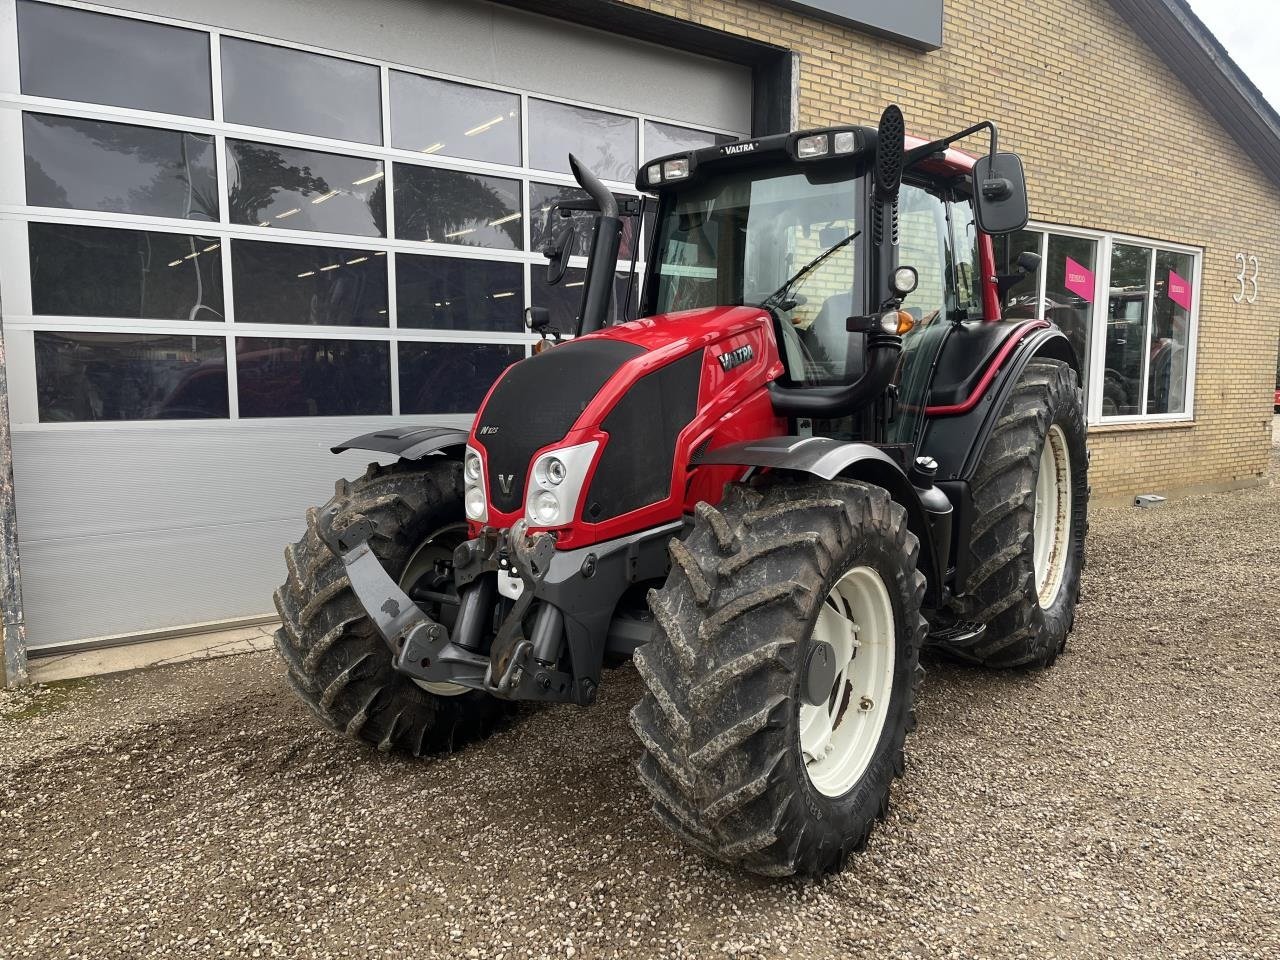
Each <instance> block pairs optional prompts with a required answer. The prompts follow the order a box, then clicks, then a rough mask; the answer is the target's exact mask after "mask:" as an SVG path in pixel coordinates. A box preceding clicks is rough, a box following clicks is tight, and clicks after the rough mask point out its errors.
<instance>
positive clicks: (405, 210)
mask: <svg viewBox="0 0 1280 960" xmlns="http://www.w3.org/2000/svg"><path fill="white" fill-rule="evenodd" d="M395 177H396V186H395V206H396V237H397V239H400V240H429V241H432V242H434V243H457V244H461V245H463V246H467V247H494V248H496V249H500V250H519V249H521V248H522V247H523V246H524V243H523V234H524V227H523V225H522V223H521V221H522V220H523V217H524V212H523V210H522V203H521V200H520V181H519V180H508V179H507V178H505V177H486V176H484V175H482V174H478V173H466V172H465V171H462V170H442V169H439V168H436V167H420V166H417V165H416V164H409V163H397V164H396V165H395Z"/></svg>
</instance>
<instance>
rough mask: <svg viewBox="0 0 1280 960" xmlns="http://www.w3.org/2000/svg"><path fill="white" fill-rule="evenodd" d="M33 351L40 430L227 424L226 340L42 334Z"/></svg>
mask: <svg viewBox="0 0 1280 960" xmlns="http://www.w3.org/2000/svg"><path fill="white" fill-rule="evenodd" d="M35 351H36V399H37V403H38V405H39V411H40V422H41V423H62V422H69V421H90V420H192V419H208V418H217V417H226V416H227V359H226V340H224V339H223V338H222V337H189V336H179V335H169V334H150V333H50V332H47V331H44V330H40V331H37V332H36V334H35Z"/></svg>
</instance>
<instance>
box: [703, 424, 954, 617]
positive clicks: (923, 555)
mask: <svg viewBox="0 0 1280 960" xmlns="http://www.w3.org/2000/svg"><path fill="white" fill-rule="evenodd" d="M698 463H699V466H701V465H704V464H706V465H709V464H732V465H735V466H744V467H767V468H769V469H771V470H794V471H796V472H799V473H808V474H812V475H813V476H815V477H821V478H822V479H823V480H835V479H837V478H840V479H845V480H861V481H862V482H864V483H869V484H873V485H875V486H877V487H883V488H884V489H885V490H887V491H888V492H889V496H890V497H892V498H893V500H894V501H895V502H896V503H898V504H900V505H901V506H902V508H903V509H904V510H905V511H906V513H907V528H908V529H909V530H910V531H911V532H912V533H914V534H915V535H916V538H917V539H918V540H919V541H920V557H919V559H918V561H917V566H918V567H919V569H920V571H921V572H922V573H923V574H924V576H925V581H926V585H927V591H926V596H925V604H926V606H936V605H937V604H936V598H937V597H938V596H940V588H941V586H942V575H943V573H944V570H943V568H942V567H941V565H940V560H941V559H942V558H939V557H938V556H937V551H936V550H935V549H934V543H933V537H932V534H931V532H930V525H929V520H928V515H927V514H926V512H925V509H924V507H923V505H922V504H921V503H920V495H919V494H917V493H916V489H915V487H913V486H912V485H911V480H910V479H909V478H908V477H907V475H906V473H904V472H903V470H902V468H901V467H900V466H898V464H897V463H896V462H895V461H894V460H893V458H891V457H890V456H889V455H888V454H887V453H885V452H884V451H883V450H880V449H879V448H877V447H873V446H871V445H870V444H867V443H848V442H844V441H840V440H833V439H832V438H830V437H795V436H788V437H767V438H764V439H760V440H748V441H746V442H744V443H733V444H729V445H728V446H724V447H719V448H717V449H715V450H711V451H708V452H707V453H706V454H704V455H703V456H702V458H701V459H700V460H699V461H698Z"/></svg>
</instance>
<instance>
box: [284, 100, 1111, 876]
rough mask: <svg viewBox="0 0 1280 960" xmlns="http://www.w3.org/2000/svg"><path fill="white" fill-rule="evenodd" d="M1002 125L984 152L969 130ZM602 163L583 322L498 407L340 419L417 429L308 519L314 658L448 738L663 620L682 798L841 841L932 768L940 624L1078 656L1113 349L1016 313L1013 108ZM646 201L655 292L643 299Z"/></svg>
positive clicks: (383, 740) (334, 690) (956, 648)
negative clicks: (619, 168) (932, 701)
mask: <svg viewBox="0 0 1280 960" xmlns="http://www.w3.org/2000/svg"><path fill="white" fill-rule="evenodd" d="M984 131H985V132H986V133H987V135H988V136H989V138H990V150H989V152H988V153H986V154H984V155H983V156H981V157H980V158H978V159H976V160H975V159H972V158H970V157H968V156H966V155H964V154H961V153H959V152H957V151H955V150H953V149H950V147H951V144H953V143H955V142H957V141H959V140H960V139H962V138H964V137H968V136H973V135H975V134H979V133H982V132H984ZM571 166H572V169H573V171H574V174H575V176H576V178H577V180H578V182H579V184H581V186H582V187H583V189H584V190H585V191H586V193H587V194H588V195H589V197H590V200H584V201H577V200H573V201H564V202H562V203H561V204H559V205H557V206H555V207H553V208H552V210H551V212H550V214H549V217H550V218H551V221H552V222H551V232H552V237H553V239H552V240H551V241H550V243H549V246H548V248H547V249H546V250H545V251H544V252H545V253H546V254H547V256H548V259H549V265H548V267H547V269H548V273H549V276H548V279H549V280H550V281H552V282H554V281H556V280H557V279H559V277H562V276H563V274H564V270H565V264H566V260H567V256H568V251H569V250H571V249H574V248H575V245H576V244H577V243H578V241H579V239H581V238H578V237H576V236H575V229H576V228H575V224H580V223H582V222H583V220H584V219H585V220H587V221H588V222H589V223H590V230H591V234H590V237H589V244H588V247H587V249H588V250H589V253H590V257H589V261H588V264H587V270H586V279H585V283H584V285H583V293H582V299H581V306H580V310H579V313H578V316H577V318H576V328H575V329H573V330H571V331H570V330H565V331H557V330H553V329H551V326H550V323H549V318H548V316H547V315H546V314H545V313H544V312H542V311H539V310H536V309H531V310H529V311H527V317H528V320H529V323H530V326H531V328H532V329H534V330H536V331H538V332H540V333H541V334H542V337H543V339H542V340H540V341H539V343H538V344H537V347H539V348H541V349H537V350H536V352H535V353H534V355H533V356H531V357H529V358H528V359H525V360H522V361H520V362H518V363H515V364H513V365H512V366H511V367H509V368H507V370H506V371H505V372H504V373H503V374H502V375H501V376H500V377H499V378H498V380H497V382H496V383H494V385H493V386H492V388H491V389H490V390H489V392H488V395H487V396H486V397H485V399H484V402H483V404H482V405H481V407H480V410H479V412H478V413H477V415H476V418H475V421H474V425H473V426H472V428H471V430H470V432H469V433H468V432H465V431H462V430H456V429H449V428H444V427H400V428H395V429H389V430H385V431H380V432H377V433H372V434H368V435H366V436H362V437H358V438H356V439H353V440H349V441H347V442H346V443H343V444H340V445H339V446H337V447H335V448H334V450H335V452H338V451H343V450H353V449H360V450H373V451H378V452H379V453H381V454H384V455H391V456H393V457H395V458H397V459H396V460H395V461H394V462H392V463H391V464H390V465H379V464H377V463H375V464H372V465H370V467H369V468H368V470H367V472H366V473H365V474H364V475H363V476H362V477H360V479H358V480H354V481H350V482H348V481H346V480H341V481H339V482H338V484H337V490H336V493H335V495H334V497H333V499H332V500H330V501H329V503H328V504H327V505H325V506H322V507H319V508H314V509H312V510H311V511H309V513H308V517H307V532H306V535H305V536H304V537H303V539H302V540H300V541H299V542H298V543H297V544H295V545H293V546H290V547H289V548H288V549H287V550H286V560H287V562H288V579H287V581H286V583H285V584H284V586H282V587H281V588H280V589H279V590H278V591H277V593H276V602H277V606H278V608H279V611H280V616H281V618H282V621H283V626H282V627H281V629H280V631H279V632H278V633H277V635H276V643H277V646H278V648H279V650H280V652H281V654H282V655H283V657H284V659H285V660H286V662H287V664H288V677H289V680H290V682H291V683H292V685H293V686H294V688H295V689H296V690H297V692H298V694H299V695H300V696H301V697H302V699H303V700H304V701H305V702H306V703H307V704H308V705H309V706H310V707H311V708H312V709H313V710H314V711H315V713H316V714H318V715H319V716H320V717H321V718H322V719H323V720H324V721H325V722H326V723H328V724H330V725H332V726H333V727H335V728H337V729H339V730H343V731H345V732H346V733H347V734H348V735H350V736H352V737H356V738H359V739H360V740H364V741H367V742H368V743H370V744H374V745H376V746H377V747H378V748H379V749H383V750H403V751H407V752H409V753H412V754H420V753H424V752H432V751H439V750H449V749H453V748H456V747H458V746H459V745H461V744H463V743H464V742H466V741H468V740H471V739H474V738H476V737H479V736H482V735H484V734H485V733H486V732H487V731H489V730H490V729H492V728H493V727H494V726H495V724H496V722H497V721H498V720H499V719H500V718H501V717H502V715H503V714H504V713H507V712H509V710H510V707H511V705H512V703H514V702H516V701H538V702H568V703H574V704H578V705H581V706H588V705H590V704H591V703H592V702H593V701H594V700H595V699H596V694H597V690H598V687H599V684H600V682H601V672H602V668H603V667H604V666H606V665H614V664H618V663H621V662H623V661H625V659H627V658H632V659H633V660H634V663H635V668H636V670H637V671H638V672H639V675H640V677H641V678H642V680H643V684H644V687H645V689H646V692H645V693H644V695H643V699H642V700H641V701H640V702H639V703H638V704H637V705H636V706H635V707H634V709H633V710H632V712H631V725H632V727H633V728H634V730H635V733H636V736H637V738H638V750H639V752H640V755H641V756H640V761H639V767H638V771H639V777H640V780H641V782H642V783H643V784H644V787H645V788H646V789H647V790H648V792H649V793H650V794H651V795H652V798H653V810H654V813H655V814H656V815H657V817H658V818H659V819H660V820H661V821H662V823H663V824H665V825H666V826H667V827H669V828H670V829H671V830H672V831H673V832H674V833H675V834H677V835H678V836H680V837H681V838H683V839H684V840H686V841H688V842H689V843H690V844H692V845H694V846H695V847H697V848H698V849H699V850H701V851H703V852H704V853H706V854H707V855H709V856H711V857H714V858H716V859H718V860H721V861H725V862H727V863H730V864H734V865H737V866H739V867H742V868H744V869H746V870H749V871H753V872H756V873H760V874H766V875H775V876H776V875H787V874H793V873H801V874H815V873H822V872H824V871H830V870H836V869H840V868H841V867H842V866H843V864H844V863H845V860H846V858H847V857H848V855H849V853H850V852H851V851H853V850H856V849H859V848H861V846H862V845H863V844H864V843H865V842H866V839H867V837H868V834H869V832H870V830H871V828H872V826H873V824H874V823H875V821H876V820H877V819H878V818H880V817H882V816H883V815H884V814H885V811H886V807H887V804H888V799H889V789H890V784H891V782H892V780H893V779H894V777H895V776H897V775H899V774H901V773H902V771H903V763H904V757H903V746H904V740H905V738H906V736H907V734H908V732H909V731H910V730H911V729H912V728H913V726H914V723H915V718H914V701H915V697H916V692H917V685H918V683H919V680H920V677H921V675H922V671H921V669H920V667H919V662H918V660H919V655H920V651H921V648H922V647H923V646H925V645H926V644H929V645H932V646H935V647H937V648H939V649H941V650H942V651H944V652H945V653H947V654H949V655H950V656H952V657H956V658H959V659H961V660H965V661H968V662H971V663H975V664H983V665H988V666H992V667H1013V666H1024V665H1026V666H1036V665H1039V666H1047V665H1048V664H1050V663H1052V662H1053V660H1054V658H1055V657H1056V656H1057V655H1058V653H1059V652H1060V651H1061V650H1062V649H1063V646H1064V644H1065V642H1066V637H1067V634H1068V632H1069V631H1070V630H1071V628H1072V623H1073V618H1074V612H1075V606H1076V601H1077V594H1078V584H1079V578H1080V570H1081V565H1082V564H1083V560H1084V558H1083V553H1084V535H1085V523H1086V520H1085V513H1086V507H1087V499H1088V487H1087V486H1086V470H1087V455H1086V449H1085V424H1084V416H1083V409H1082V396H1081V389H1080V376H1079V362H1078V360H1077V358H1076V357H1075V355H1074V353H1073V351H1072V348H1071V346H1070V344H1069V342H1068V341H1067V338H1066V337H1065V336H1064V335H1063V334H1062V333H1061V332H1060V331H1059V330H1058V329H1056V328H1055V327H1054V326H1052V325H1051V324H1049V323H1046V322H1043V321H1037V320H1034V319H1032V320H1017V321H1006V320H1001V318H1000V297H1001V293H1002V291H1004V290H1006V289H1007V288H1008V287H1009V286H1011V285H1012V284H1013V283H1014V282H1016V281H1017V279H1018V275H1008V276H997V275H996V274H995V269H994V263H995V260H994V257H993V248H992V240H991V237H992V235H998V234H1003V233H1007V232H1010V231H1014V230H1018V229H1021V228H1022V227H1023V226H1024V225H1025V223H1026V220H1027V198H1026V187H1025V183H1024V177H1023V171H1022V165H1021V162H1020V161H1019V159H1018V157H1017V156H1016V155H1014V154H1010V153H1002V152H999V151H998V149H997V133H996V128H995V126H994V124H992V123H990V122H983V123H980V124H977V125H975V126H973V127H970V128H968V129H967V130H964V131H961V132H959V133H957V134H955V135H954V136H950V137H946V138H943V139H941V140H935V141H932V142H928V143H924V142H920V141H917V140H914V139H908V138H907V137H905V136H904V129H903V119H902V114H901V112H900V111H899V110H898V109H897V108H896V107H889V108H888V109H886V111H885V113H884V115H883V116H882V117H881V120H880V124H879V127H878V128H876V129H872V128H869V127H859V126H841V127H833V128H829V129H823V130H804V131H800V132H793V133H790V134H785V135H779V136H768V137H761V138H758V139H752V140H742V141H737V142H734V143H728V144H723V145H719V146H714V147H706V148H703V149H697V150H692V151H688V152H685V153H681V154H676V155H673V156H668V157H664V158H662V159H659V160H655V161H652V162H650V163H647V164H645V165H644V167H643V168H642V169H641V170H640V173H639V175H638V178H637V187H638V188H639V190H640V191H641V192H642V193H644V194H646V195H647V196H646V199H645V200H644V201H643V202H640V201H636V200H634V199H619V198H616V197H614V196H613V195H612V194H610V192H609V191H608V190H607V189H605V188H604V187H603V185H602V184H601V183H600V182H599V181H598V180H597V179H596V178H595V177H594V176H593V175H592V174H591V173H590V172H589V171H588V170H586V169H584V168H583V166H582V165H581V164H579V163H578V162H577V161H576V160H574V161H573V162H572V164H571ZM654 197H656V208H655V207H654V206H652V204H654V202H655V201H654V200H653V198H654ZM646 208H647V209H651V210H653V211H654V218H653V226H652V230H651V234H652V237H651V241H650V243H649V246H648V253H647V257H646V262H645V266H644V276H643V283H642V285H641V289H642V294H641V298H640V302H639V310H638V314H639V316H640V317H641V319H637V320H633V321H630V322H616V323H611V322H610V317H611V314H613V313H615V312H616V311H617V305H616V303H615V302H614V301H615V299H616V298H615V293H614V290H615V271H616V270H617V266H618V263H617V261H618V250H619V237H620V235H621V231H622V225H623V222H624V220H626V219H627V218H629V217H630V218H636V219H635V221H634V222H635V223H637V224H638V223H639V222H640V221H639V218H640V217H642V216H644V214H645V211H646ZM1037 264H1038V258H1036V257H1035V256H1034V255H1030V254H1024V255H1023V258H1022V259H1021V260H1020V262H1019V269H1020V270H1022V271H1024V274H1025V272H1026V271H1030V270H1034V269H1035V268H1036V267H1037ZM635 269H636V268H635V262H634V260H633V262H632V274H633V277H632V280H633V282H634V281H635V279H636V278H635V276H634V274H635ZM569 334H572V336H568V335H569Z"/></svg>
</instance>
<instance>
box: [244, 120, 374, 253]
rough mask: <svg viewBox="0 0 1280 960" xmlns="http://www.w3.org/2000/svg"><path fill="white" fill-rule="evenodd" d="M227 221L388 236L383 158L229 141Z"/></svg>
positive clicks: (292, 228) (327, 231)
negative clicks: (228, 216)
mask: <svg viewBox="0 0 1280 960" xmlns="http://www.w3.org/2000/svg"><path fill="white" fill-rule="evenodd" d="M227 188H228V190H229V191H230V203H231V222H232V223H249V224H257V225H258V226H261V227H282V228H284V229H286V230H318V231H320V232H322V233H349V234H354V235H357V236H362V237H384V236H386V203H385V200H384V194H385V191H384V189H383V176H382V161H380V160H369V159H367V158H365V157H347V156H343V155H342V154H338V153H321V152H319V151H317V150H296V149H294V148H292V147H278V146H274V145H272V144H266V143H248V142H245V141H243V140H228V141H227Z"/></svg>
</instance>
